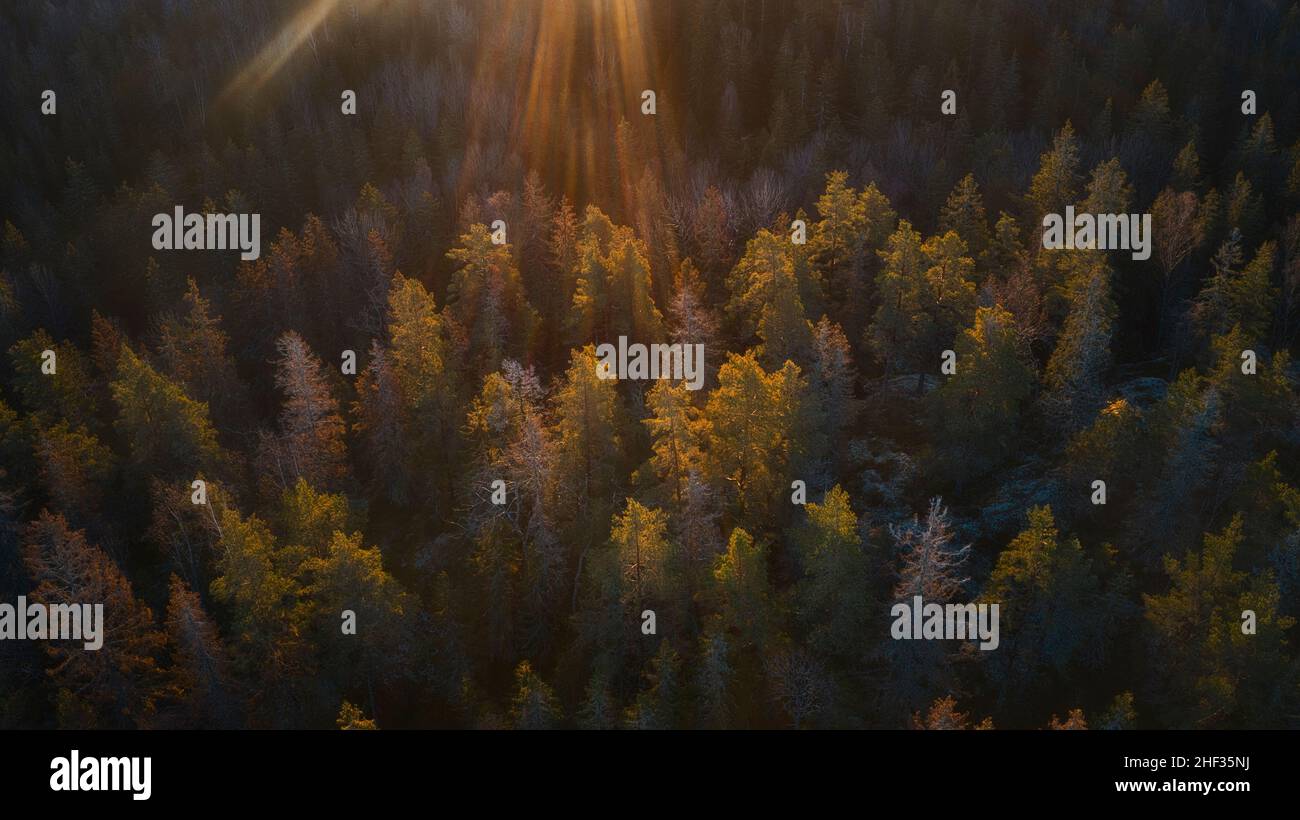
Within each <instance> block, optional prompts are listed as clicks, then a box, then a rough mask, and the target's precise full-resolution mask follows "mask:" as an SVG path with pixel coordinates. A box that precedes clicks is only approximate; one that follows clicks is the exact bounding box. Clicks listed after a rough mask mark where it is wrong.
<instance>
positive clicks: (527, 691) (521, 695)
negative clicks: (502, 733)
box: [510, 661, 562, 729]
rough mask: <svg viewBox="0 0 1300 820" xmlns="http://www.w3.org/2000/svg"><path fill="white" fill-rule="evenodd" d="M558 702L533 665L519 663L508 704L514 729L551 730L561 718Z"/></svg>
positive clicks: (524, 662)
mask: <svg viewBox="0 0 1300 820" xmlns="http://www.w3.org/2000/svg"><path fill="white" fill-rule="evenodd" d="M561 716H562V715H561V712H560V702H559V700H558V699H556V697H555V692H554V691H553V690H552V689H551V687H550V685H549V684H547V683H546V682H545V681H543V680H542V679H541V678H540V677H538V675H537V673H536V672H534V671H533V665H532V664H531V663H529V662H528V661H520V662H519V666H517V667H515V694H514V698H513V699H512V700H511V702H510V720H511V724H512V725H513V726H514V728H516V729H552V728H555V725H556V724H557V723H559V721H560V718H561Z"/></svg>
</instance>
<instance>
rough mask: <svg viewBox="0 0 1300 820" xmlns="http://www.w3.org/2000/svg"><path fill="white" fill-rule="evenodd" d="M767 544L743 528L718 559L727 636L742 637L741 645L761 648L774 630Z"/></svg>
mask: <svg viewBox="0 0 1300 820" xmlns="http://www.w3.org/2000/svg"><path fill="white" fill-rule="evenodd" d="M767 551H768V550H767V543H766V542H765V541H757V542H756V541H755V540H754V537H753V536H752V535H750V534H749V533H747V532H745V531H744V530H743V529H741V528H740V527H736V528H735V529H733V530H732V531H731V538H730V539H729V540H728V542H727V551H726V552H725V553H724V554H722V555H720V556H718V560H717V562H716V564H715V565H714V570H713V578H714V581H715V582H716V594H717V596H718V607H719V616H720V618H721V623H722V628H723V630H724V631H725V632H727V633H728V634H734V635H739V636H741V638H742V639H743V643H742V644H741V645H742V646H749V645H752V646H762V645H763V641H764V639H765V638H766V637H767V636H768V634H769V631H770V630H771V629H772V627H773V623H772V619H773V613H772V611H771V608H770V607H771V603H770V600H769V598H770V596H769V593H768V581H767Z"/></svg>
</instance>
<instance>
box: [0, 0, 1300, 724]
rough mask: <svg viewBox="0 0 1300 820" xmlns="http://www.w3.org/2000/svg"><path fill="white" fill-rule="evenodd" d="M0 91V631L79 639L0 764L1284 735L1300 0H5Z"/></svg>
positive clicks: (1296, 441)
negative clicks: (117, 733)
mask: <svg viewBox="0 0 1300 820" xmlns="http://www.w3.org/2000/svg"><path fill="white" fill-rule="evenodd" d="M0 63H2V64H3V73H2V75H0V76H3V79H2V80H0V105H2V106H3V110H4V111H5V112H6V116H5V120H4V123H3V124H2V125H0V176H2V177H3V178H4V180H5V182H4V185H3V186H0V234H2V235H0V603H13V602H15V601H16V600H17V599H18V598H19V597H20V596H24V597H25V598H26V599H28V600H31V601H33V602H37V603H39V604H41V605H58V604H70V603H74V602H75V603H81V602H84V603H97V604H103V613H104V615H103V617H104V629H105V633H104V634H105V638H104V642H103V646H102V648H101V649H99V650H97V651H85V650H84V649H83V648H82V646H81V643H80V642H78V641H62V640H58V641H55V640H49V641H22V640H0V728H53V727H63V728H128V727H130V728H180V727H204V728H240V727H243V728H254V727H255V728H334V727H339V728H344V729H372V728H381V729H384V728H400V727H482V728H570V727H581V728H615V727H624V728H772V727H781V728H831V727H849V728H909V727H910V728H990V727H997V728H1053V729H1057V728H1069V729H1076V728H1094V729H1096V728H1136V727H1146V728H1261V727H1262V728H1283V727H1288V726H1289V727H1293V728H1294V727H1295V726H1296V725H1297V724H1296V721H1297V719H1298V718H1297V715H1300V649H1297V646H1298V645H1300V631H1298V629H1297V625H1296V618H1297V616H1298V615H1300V416H1298V415H1297V413H1298V411H1300V367H1298V366H1297V364H1296V363H1295V362H1294V361H1293V357H1294V356H1295V355H1296V354H1297V352H1300V350H1298V349H1297V336H1298V331H1300V4H1297V3H1295V2H1293V1H1290V2H1289V1H1288V0H1258V1H1257V2H1251V3H1236V2H1226V0H1179V1H1177V2H1173V1H1170V2H1129V3H1122V4H1104V3H1076V2H1066V1H1065V0H1047V1H1046V2H1035V3H1028V2H1014V0H977V1H976V2H971V1H970V0H927V2H906V1H905V0H871V1H870V2H865V1H864V2H855V1H854V0H818V1H816V2H800V3H785V2H777V0H717V1H716V2H713V1H712V0H710V1H709V2H702V1H700V0H654V1H653V2H651V1H650V0H609V2H602V1H600V0H545V2H524V0H475V1H474V2H468V1H466V0H462V1H460V2H456V1H455V0H453V1H451V2H420V0H308V1H307V2H302V3H296V4H289V3H285V4H266V3H261V2H255V1H254V0H218V2H202V3H192V2H183V1H182V0H131V1H130V2H127V1H124V2H114V3H53V2H52V3H13V4H4V5H3V7H0ZM647 92H649V93H648V94H647ZM947 92H952V94H951V96H949V95H948V93H947ZM1067 208H1069V209H1071V212H1074V211H1077V212H1079V213H1088V214H1115V215H1129V214H1133V215H1145V216H1146V217H1147V219H1146V222H1145V224H1146V225H1148V226H1149V228H1147V229H1146V230H1148V231H1149V233H1147V234H1146V235H1145V236H1146V240H1145V241H1149V242H1150V248H1149V253H1148V254H1147V256H1142V255H1141V254H1138V253H1130V252H1129V250H1127V249H1125V250H1102V249H1080V248H1074V247H1069V248H1064V247H1063V248H1059V249H1058V248H1049V247H1046V246H1045V245H1044V242H1043V241H1042V230H1043V225H1044V217H1045V216H1049V215H1053V214H1063V213H1065V212H1066V209H1067ZM172 213H176V214H177V217H178V220H179V219H180V218H181V216H182V213H188V214H192V215H197V216H199V217H203V218H205V219H206V218H208V217H213V216H214V215H220V214H230V215H234V214H242V215H256V216H257V217H258V218H257V219H253V220H252V221H251V222H241V223H239V224H238V226H236V223H234V222H231V223H229V228H230V231H231V233H230V234H229V237H230V239H229V242H225V241H224V240H223V244H222V245H221V246H220V247H221V248H222V249H215V246H214V249H208V250H202V251H199V250H186V249H185V244H186V240H185V239H184V236H183V233H182V231H181V226H180V225H173V226H171V228H172V230H175V231H176V233H175V237H177V240H176V241H172V240H170V239H169V241H168V247H167V248H161V249H160V248H159V247H158V246H157V245H156V244H155V243H154V241H153V238H154V235H155V226H154V225H153V224H152V220H153V219H154V217H155V215H157V214H172ZM1126 224H1127V223H1126ZM1133 224H1134V225H1141V224H1143V223H1142V222H1134V223H1133ZM250 226H251V227H250ZM237 227H238V230H236V228H237ZM250 229H251V230H255V231H257V232H258V233H257V236H256V242H257V246H258V250H250V249H249V246H248V245H244V246H237V245H236V240H237V239H238V240H239V241H243V240H244V239H251V237H248V236H247V231H248V230H250ZM1135 230H1136V228H1135ZM168 234H169V236H170V235H171V234H170V231H169V232H168ZM241 248H242V249H243V251H244V252H243V258H241ZM622 340H626V341H628V342H632V343H640V344H644V345H647V346H649V345H663V346H665V347H667V346H669V345H678V346H681V348H680V349H688V350H690V351H694V350H700V351H702V369H701V372H700V373H699V374H698V376H699V378H698V381H697V382H696V383H692V381H693V380H692V378H691V377H690V374H689V373H688V374H684V375H685V378H680V379H674V378H670V377H669V376H672V375H683V374H681V373H680V368H679V369H678V370H679V372H678V373H677V374H673V373H672V372H671V369H665V370H663V371H662V372H661V371H660V370H659V368H657V367H656V370H655V372H656V373H658V374H659V375H661V376H663V377H662V378H653V379H651V378H644V379H643V378H637V377H635V375H634V376H633V377H631V378H629V377H628V376H627V374H626V373H618V374H614V375H615V377H613V378H611V377H610V375H611V374H610V373H609V371H608V369H607V368H603V366H602V361H603V360H604V354H603V353H602V352H601V346H602V345H612V346H614V347H616V348H617V347H619V346H620V345H621V343H622ZM689 366H690V365H689V363H688V367H689ZM647 372H649V371H647ZM697 388H698V389H697ZM914 598H919V599H921V600H924V601H927V602H933V603H937V604H953V605H967V604H970V605H972V607H975V606H979V607H986V606H992V605H996V606H997V607H998V610H997V611H998V613H999V620H998V624H999V628H1000V632H1001V635H1000V640H994V641H991V642H990V643H992V644H993V645H994V647H995V648H990V647H988V646H985V647H984V648H981V646H980V644H979V641H977V640H976V641H960V640H959V641H949V640H922V641H915V640H896V639H895V638H894V637H891V624H892V623H893V620H894V619H893V618H892V617H891V615H890V612H891V607H893V606H894V605H896V604H898V603H899V602H905V603H910V602H911V601H913V600H914ZM972 611H973V609H972ZM646 613H651V615H650V617H649V619H647V617H646Z"/></svg>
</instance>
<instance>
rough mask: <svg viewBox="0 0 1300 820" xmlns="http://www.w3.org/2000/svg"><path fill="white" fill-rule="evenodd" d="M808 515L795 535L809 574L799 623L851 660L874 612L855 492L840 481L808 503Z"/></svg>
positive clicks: (815, 642) (826, 648)
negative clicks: (817, 501) (851, 499)
mask: <svg viewBox="0 0 1300 820" xmlns="http://www.w3.org/2000/svg"><path fill="white" fill-rule="evenodd" d="M806 509H807V512H808V519H807V521H806V522H805V523H804V524H803V525H802V526H800V527H799V529H798V530H797V531H796V533H795V535H794V542H795V544H796V549H797V550H798V555H799V557H800V560H801V563H802V564H803V571H804V578H803V580H802V581H800V582H799V586H798V588H797V590H796V600H797V601H798V604H797V613H798V616H799V622H800V623H801V624H803V626H804V628H805V629H806V630H807V631H808V634H809V638H808V639H809V643H810V645H811V646H813V647H815V648H817V649H818V650H819V651H822V652H826V653H828V654H830V655H833V656H836V657H840V658H844V659H846V660H850V661H854V660H858V659H859V658H860V656H861V655H862V649H863V647H862V635H863V634H865V630H866V622H867V619H868V617H869V613H870V611H871V598H870V595H869V585H868V563H867V557H866V553H865V552H864V551H863V549H862V542H861V539H860V537H859V535H858V517H857V516H856V515H854V513H853V510H852V508H850V506H849V495H848V493H846V492H844V490H842V489H840V487H839V486H838V485H836V486H835V487H833V488H831V490H830V492H828V493H827V494H826V497H825V498H824V499H823V500H822V503H820V504H809V505H807V508H806Z"/></svg>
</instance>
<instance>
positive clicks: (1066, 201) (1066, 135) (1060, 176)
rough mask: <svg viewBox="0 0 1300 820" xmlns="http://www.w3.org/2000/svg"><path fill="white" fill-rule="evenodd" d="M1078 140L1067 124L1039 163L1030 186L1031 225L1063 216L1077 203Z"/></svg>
mask: <svg viewBox="0 0 1300 820" xmlns="http://www.w3.org/2000/svg"><path fill="white" fill-rule="evenodd" d="M1080 180H1081V177H1080V172H1079V140H1078V138H1077V137H1075V134H1074V126H1072V125H1071V124H1070V123H1069V122H1066V124H1065V125H1064V126H1063V127H1062V128H1061V130H1060V131H1057V132H1056V136H1055V137H1054V138H1053V139H1052V148H1051V150H1050V151H1046V152H1044V153H1043V155H1042V156H1041V157H1039V160H1038V173H1036V174H1034V178H1033V179H1032V180H1031V181H1030V183H1029V194H1028V202H1029V206H1030V213H1029V214H1028V217H1029V219H1030V220H1032V223H1033V224H1034V225H1039V224H1041V222H1042V218H1043V215H1044V214H1049V213H1059V214H1063V213H1065V206H1066V205H1073V204H1074V203H1075V202H1078V200H1079V183H1080Z"/></svg>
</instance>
